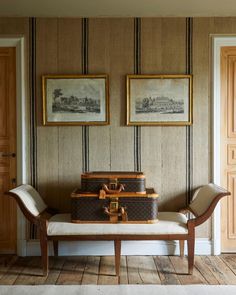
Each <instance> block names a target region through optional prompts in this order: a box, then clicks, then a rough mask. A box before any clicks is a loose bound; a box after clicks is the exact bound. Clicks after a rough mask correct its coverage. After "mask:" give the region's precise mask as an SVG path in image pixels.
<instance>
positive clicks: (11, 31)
mask: <svg viewBox="0 0 236 295" xmlns="http://www.w3.org/2000/svg"><path fill="white" fill-rule="evenodd" d="M28 31H29V18H26V17H6V18H4V17H3V18H0V34H3V35H4V34H6V35H8V36H10V35H14V37H15V36H16V35H17V34H20V35H28Z"/></svg>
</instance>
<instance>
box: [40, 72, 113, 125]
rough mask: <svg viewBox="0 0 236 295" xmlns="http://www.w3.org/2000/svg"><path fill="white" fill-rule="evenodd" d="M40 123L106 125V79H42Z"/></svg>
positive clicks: (55, 77)
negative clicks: (42, 106) (42, 110)
mask: <svg viewBox="0 0 236 295" xmlns="http://www.w3.org/2000/svg"><path fill="white" fill-rule="evenodd" d="M43 79H44V80H43V90H44V93H43V94H44V95H43V98H44V124H45V125H53V124H55V125H56V124H61V125H64V124H78V125H80V124H81V125H82V124H87V125H89V124H90V123H91V124H93V123H95V124H96V123H98V124H107V123H108V101H107V100H108V94H107V76H105V75H104V76H101V77H100V76H99V77H97V76H93V77H85V76H78V77H71V78H70V77H65V78H63V77H61V76H54V77H51V76H44V77H43Z"/></svg>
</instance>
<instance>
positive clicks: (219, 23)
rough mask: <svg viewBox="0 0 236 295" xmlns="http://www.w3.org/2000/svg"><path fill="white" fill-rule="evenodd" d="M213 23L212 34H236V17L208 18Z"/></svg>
mask: <svg viewBox="0 0 236 295" xmlns="http://www.w3.org/2000/svg"><path fill="white" fill-rule="evenodd" d="M208 19H209V21H211V23H212V22H213V25H214V27H213V30H212V31H211V33H215V34H234V35H235V30H236V17H215V18H208Z"/></svg>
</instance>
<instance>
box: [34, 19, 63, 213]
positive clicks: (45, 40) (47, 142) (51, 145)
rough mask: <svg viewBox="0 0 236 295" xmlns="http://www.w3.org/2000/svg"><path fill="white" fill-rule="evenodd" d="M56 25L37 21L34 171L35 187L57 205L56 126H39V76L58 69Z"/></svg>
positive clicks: (51, 204)
mask: <svg viewBox="0 0 236 295" xmlns="http://www.w3.org/2000/svg"><path fill="white" fill-rule="evenodd" d="M57 34H58V27H57V20H56V19H43V18H42V19H38V20H37V37H36V38H37V39H36V47H37V48H36V66H37V68H36V71H37V72H36V78H37V85H36V90H37V110H38V112H37V117H38V127H37V164H38V167H37V173H38V188H39V191H40V193H41V194H42V196H43V197H44V198H45V200H46V203H47V204H48V205H50V206H53V207H56V208H59V206H58V158H59V155H58V127H51V126H49V127H47V126H42V91H41V76H42V75H43V74H52V73H56V72H57V69H58V68H57V56H58V46H57V38H58V35H57Z"/></svg>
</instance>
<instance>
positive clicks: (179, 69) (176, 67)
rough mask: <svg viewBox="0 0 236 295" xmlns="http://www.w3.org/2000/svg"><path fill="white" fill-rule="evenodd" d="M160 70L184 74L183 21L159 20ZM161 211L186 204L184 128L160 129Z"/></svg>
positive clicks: (184, 20)
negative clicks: (160, 25)
mask: <svg viewBox="0 0 236 295" xmlns="http://www.w3.org/2000/svg"><path fill="white" fill-rule="evenodd" d="M160 42H161V46H162V48H161V52H162V54H161V61H162V65H161V69H160V71H161V72H162V73H166V74H185V72H186V19H185V18H164V19H162V34H161V41H160ZM161 128H162V138H161V158H162V171H161V173H162V175H161V188H160V189H161V190H160V194H161V196H162V197H161V199H160V210H163V211H165V210H171V211H172V210H173V211H175V210H178V209H179V208H182V207H183V206H185V202H186V127H181V126H179V127H161Z"/></svg>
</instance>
